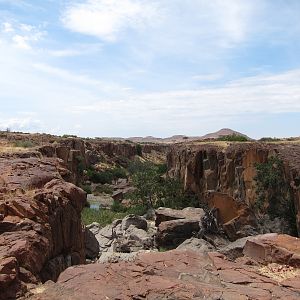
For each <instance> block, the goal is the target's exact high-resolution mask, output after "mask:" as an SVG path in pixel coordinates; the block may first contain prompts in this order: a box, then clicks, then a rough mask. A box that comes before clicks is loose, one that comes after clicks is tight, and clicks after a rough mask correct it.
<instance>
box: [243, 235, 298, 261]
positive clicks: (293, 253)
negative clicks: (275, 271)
mask: <svg viewBox="0 0 300 300" xmlns="http://www.w3.org/2000/svg"><path fill="white" fill-rule="evenodd" d="M243 253H244V255H246V256H249V257H251V258H253V259H255V260H257V261H258V262H261V263H265V264H267V263H282V264H286V265H292V266H296V267H300V239H299V238H296V237H291V236H289V235H286V234H277V233H269V234H264V235H259V236H257V237H253V238H251V239H248V240H247V242H246V244H245V247H244V250H243Z"/></svg>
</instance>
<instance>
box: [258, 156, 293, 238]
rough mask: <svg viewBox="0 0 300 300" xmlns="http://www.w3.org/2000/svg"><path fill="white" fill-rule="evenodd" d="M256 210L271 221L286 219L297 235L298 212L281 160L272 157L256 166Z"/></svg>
mask: <svg viewBox="0 0 300 300" xmlns="http://www.w3.org/2000/svg"><path fill="white" fill-rule="evenodd" d="M256 172H257V174H256V177H255V181H256V193H257V202H256V208H257V210H258V211H259V212H261V213H267V214H268V215H269V216H270V218H271V219H274V218H276V217H279V218H283V219H285V220H286V221H287V222H288V223H289V225H290V229H291V233H292V234H296V232H297V227H296V211H295V206H294V201H293V197H292V193H291V191H290V186H289V185H288V183H287V182H286V180H285V176H284V166H283V162H282V160H281V159H279V158H278V157H271V158H269V159H268V161H267V162H265V163H259V164H256Z"/></svg>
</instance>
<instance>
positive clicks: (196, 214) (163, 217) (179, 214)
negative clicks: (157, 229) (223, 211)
mask: <svg viewBox="0 0 300 300" xmlns="http://www.w3.org/2000/svg"><path fill="white" fill-rule="evenodd" d="M204 214H205V213H204V210H203V209H202V208H195V207H186V208H184V209H181V210H178V209H172V208H167V207H160V208H158V209H156V210H155V215H156V218H155V225H156V226H159V224H160V223H162V222H165V221H171V220H179V219H189V220H195V221H198V222H199V221H200V220H201V218H202V217H203V216H204Z"/></svg>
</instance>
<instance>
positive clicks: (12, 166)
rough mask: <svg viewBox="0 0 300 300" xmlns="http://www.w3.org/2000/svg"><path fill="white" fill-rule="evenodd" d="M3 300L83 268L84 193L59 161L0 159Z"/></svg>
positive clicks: (1, 293)
mask: <svg viewBox="0 0 300 300" xmlns="http://www.w3.org/2000/svg"><path fill="white" fill-rule="evenodd" d="M0 170H1V174H0V274H1V275H0V291H1V292H0V299H14V298H16V297H19V296H21V295H22V294H24V292H26V290H27V287H28V286H29V287H30V286H31V284H36V283H38V282H41V281H42V282H44V281H46V280H48V279H51V280H56V279H57V277H58V275H59V274H60V273H61V272H62V271H63V270H64V269H65V268H67V267H68V266H71V265H74V264H81V263H84V260H85V254H84V236H83V232H82V225H81V217H80V213H81V210H82V208H83V206H84V205H85V203H86V195H85V193H84V192H83V191H82V190H81V189H79V188H77V187H76V186H75V185H73V184H72V183H67V182H65V181H64V180H63V179H62V176H65V175H66V174H68V173H69V171H68V170H67V169H66V168H65V167H64V164H63V161H61V160H59V159H56V158H39V157H29V158H18V157H16V155H14V156H13V157H11V158H9V157H5V158H0Z"/></svg>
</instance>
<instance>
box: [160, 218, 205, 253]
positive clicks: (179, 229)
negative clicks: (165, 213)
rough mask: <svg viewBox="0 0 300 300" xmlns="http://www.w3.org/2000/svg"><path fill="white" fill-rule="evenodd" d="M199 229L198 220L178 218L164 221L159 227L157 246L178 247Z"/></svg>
mask: <svg viewBox="0 0 300 300" xmlns="http://www.w3.org/2000/svg"><path fill="white" fill-rule="evenodd" d="M199 230H200V225H199V221H198V220H189V219H178V220H171V221H165V222H162V223H160V224H159V226H158V229H157V235H156V243H157V246H159V247H168V248H169V247H170V248H176V247H177V246H178V245H179V244H181V243H182V242H184V241H185V240H186V239H188V238H191V237H192V236H193V234H196V233H197V232H198V231H199Z"/></svg>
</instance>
